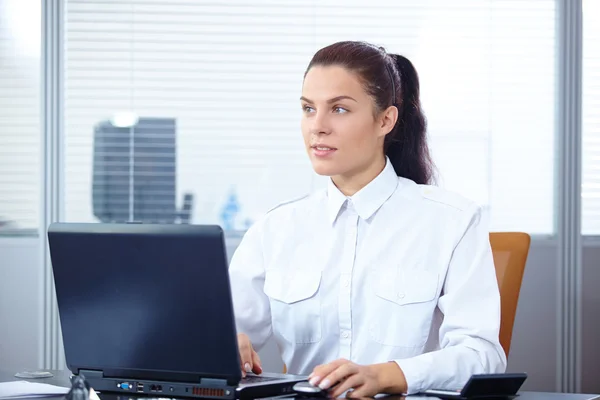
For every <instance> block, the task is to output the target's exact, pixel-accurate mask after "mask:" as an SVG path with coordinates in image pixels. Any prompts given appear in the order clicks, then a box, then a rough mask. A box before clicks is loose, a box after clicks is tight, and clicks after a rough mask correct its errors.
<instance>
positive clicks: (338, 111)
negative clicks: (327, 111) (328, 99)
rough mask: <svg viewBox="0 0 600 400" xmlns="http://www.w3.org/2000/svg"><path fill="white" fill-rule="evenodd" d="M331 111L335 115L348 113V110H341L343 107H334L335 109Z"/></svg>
mask: <svg viewBox="0 0 600 400" xmlns="http://www.w3.org/2000/svg"><path fill="white" fill-rule="evenodd" d="M333 111H335V112H336V113H338V114H344V113H347V112H348V110H346V109H345V108H343V107H335V108H334V109H333Z"/></svg>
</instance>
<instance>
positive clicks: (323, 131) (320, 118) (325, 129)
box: [310, 112, 331, 135]
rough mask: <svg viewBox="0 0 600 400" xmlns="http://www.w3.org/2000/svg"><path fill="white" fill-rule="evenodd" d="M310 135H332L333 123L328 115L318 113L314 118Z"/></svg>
mask: <svg viewBox="0 0 600 400" xmlns="http://www.w3.org/2000/svg"><path fill="white" fill-rule="evenodd" d="M310 133H312V134H315V135H328V134H330V133H331V122H330V120H329V117H328V115H327V114H326V113H318V112H317V114H316V115H315V118H313V123H312V126H311V129H310Z"/></svg>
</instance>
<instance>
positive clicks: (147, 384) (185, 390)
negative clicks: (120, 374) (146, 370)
mask: <svg viewBox="0 0 600 400" xmlns="http://www.w3.org/2000/svg"><path fill="white" fill-rule="evenodd" d="M79 373H80V374H81V375H83V376H84V377H85V379H86V381H88V382H89V384H90V386H91V387H92V388H94V390H96V391H99V392H103V391H104V392H116V393H133V394H137V395H141V394H146V395H153V396H158V397H190V398H203V399H235V398H236V388H235V387H232V386H229V385H227V382H226V381H225V380H221V379H207V378H202V379H201V380H200V382H199V383H191V382H190V383H186V382H163V381H156V380H147V379H134V380H131V379H129V380H127V379H121V378H111V377H105V376H104V375H103V374H102V372H99V371H89V370H88V371H86V370H80V371H79Z"/></svg>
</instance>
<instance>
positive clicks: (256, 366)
mask: <svg viewBox="0 0 600 400" xmlns="http://www.w3.org/2000/svg"><path fill="white" fill-rule="evenodd" d="M237 339H238V347H239V349H240V367H241V369H242V376H243V377H246V373H248V372H254V373H255V374H261V373H262V367H261V365H260V357H259V356H258V353H257V352H256V351H254V348H253V347H252V343H251V342H250V338H249V337H248V335H246V334H244V333H239V334H238V337H237Z"/></svg>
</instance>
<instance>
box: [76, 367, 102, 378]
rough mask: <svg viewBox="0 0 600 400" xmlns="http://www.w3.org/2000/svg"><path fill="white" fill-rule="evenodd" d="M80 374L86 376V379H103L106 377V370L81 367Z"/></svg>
mask: <svg viewBox="0 0 600 400" xmlns="http://www.w3.org/2000/svg"><path fill="white" fill-rule="evenodd" d="M78 375H83V376H85V379H101V378H104V372H102V371H96V370H91V369H80V370H79V373H78Z"/></svg>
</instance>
